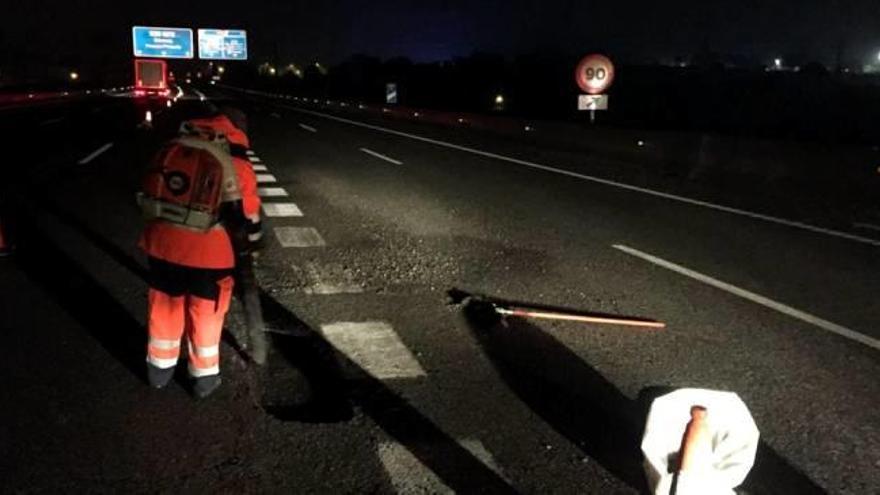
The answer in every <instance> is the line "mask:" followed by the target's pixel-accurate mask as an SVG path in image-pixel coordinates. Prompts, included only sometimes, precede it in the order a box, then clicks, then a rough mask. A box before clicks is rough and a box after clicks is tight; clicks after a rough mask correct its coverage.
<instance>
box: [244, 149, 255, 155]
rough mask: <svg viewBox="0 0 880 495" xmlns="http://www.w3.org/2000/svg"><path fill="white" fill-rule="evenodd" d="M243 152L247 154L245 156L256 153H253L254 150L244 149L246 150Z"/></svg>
mask: <svg viewBox="0 0 880 495" xmlns="http://www.w3.org/2000/svg"><path fill="white" fill-rule="evenodd" d="M245 154H247V156H254V155H256V153H254V150H246V151H245Z"/></svg>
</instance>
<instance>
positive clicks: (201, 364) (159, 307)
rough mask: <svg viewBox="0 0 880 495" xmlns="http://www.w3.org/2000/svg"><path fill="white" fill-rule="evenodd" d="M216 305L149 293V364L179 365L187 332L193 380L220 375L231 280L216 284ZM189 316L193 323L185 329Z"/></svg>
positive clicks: (203, 300) (155, 291) (160, 292)
mask: <svg viewBox="0 0 880 495" xmlns="http://www.w3.org/2000/svg"><path fill="white" fill-rule="evenodd" d="M217 285H218V287H219V297H218V299H217V300H216V301H214V300H211V299H203V298H200V297H196V296H192V295H186V296H170V295H168V294H166V293H164V292H162V291H159V290H156V289H152V288H151V289H150V291H149V296H148V297H149V311H150V314H149V331H150V342H149V344H148V345H147V361H148V362H149V363H151V364H153V365H154V366H156V367H158V368H163V369H167V368H171V367H173V366H175V365H176V364H177V358H178V356H179V354H180V339H181V338H182V337H183V335H184V331H185V330H188V332H187V334H188V335H187V337H188V339H187V345H188V349H189V371H190V375H192V376H193V377H200V376H209V375H216V374H218V373H220V336H221V333H222V330H223V320H224V319H225V317H226V312H227V311H228V310H229V303H230V300H231V298H232V286H233V279H232V277H225V278H223V279H221V280H219V281H218V282H217ZM187 316H188V317H189V322H190V323H191V327H190V328H186V324H187Z"/></svg>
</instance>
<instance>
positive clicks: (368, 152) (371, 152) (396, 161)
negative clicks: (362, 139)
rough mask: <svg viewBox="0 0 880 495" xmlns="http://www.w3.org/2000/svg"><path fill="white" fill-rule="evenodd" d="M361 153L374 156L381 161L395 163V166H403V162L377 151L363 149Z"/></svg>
mask: <svg viewBox="0 0 880 495" xmlns="http://www.w3.org/2000/svg"><path fill="white" fill-rule="evenodd" d="M361 151H363V152H364V153H366V154H368V155H372V156H374V157H376V158H378V159H380V160H385V161H386V162H389V163H393V164H395V165H403V162H402V161H400V160H395V159H394V158H391V157H388V156H385V155H383V154H382V153H376V152H375V151H373V150H371V149H368V148H361Z"/></svg>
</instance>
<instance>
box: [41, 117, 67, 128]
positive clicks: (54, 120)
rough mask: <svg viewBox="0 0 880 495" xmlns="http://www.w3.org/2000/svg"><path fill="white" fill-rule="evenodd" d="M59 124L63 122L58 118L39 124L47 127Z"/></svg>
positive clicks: (62, 119) (62, 118)
mask: <svg viewBox="0 0 880 495" xmlns="http://www.w3.org/2000/svg"><path fill="white" fill-rule="evenodd" d="M61 122H64V117H58V118H57V119H49V120H44V121H43V122H40V125H41V126H47V125H52V124H59V123H61Z"/></svg>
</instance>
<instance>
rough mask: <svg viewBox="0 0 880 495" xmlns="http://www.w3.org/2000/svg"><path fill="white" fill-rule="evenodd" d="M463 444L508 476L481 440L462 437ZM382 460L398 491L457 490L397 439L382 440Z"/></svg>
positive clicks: (380, 458) (487, 463)
mask: <svg viewBox="0 0 880 495" xmlns="http://www.w3.org/2000/svg"><path fill="white" fill-rule="evenodd" d="M458 443H459V445H461V446H462V447H463V448H464V449H466V450H467V451H469V452H470V453H471V454H472V455H473V456H474V457H475V458H477V459H478V460H480V461H481V462H482V463H483V464H485V465H486V467H488V468H489V469H491V470H492V471H494V472H495V473H496V474H498V475H499V476H501V477H502V478H503V477H504V476H503V475H502V473H501V469H500V468H499V467H498V464H497V463H496V462H495V459H494V458H493V457H492V454H490V453H489V451H488V450H486V447H485V446H484V445H483V444H482V442H480V441H479V440H472V439H466V440H459V441H458ZM377 451H378V454H379V460H380V461H381V462H382V467H383V468H384V469H385V472H386V473H388V478H389V479H390V481H391V486H392V487H393V489H394V491H395V492H396V493H437V494H440V493H442V494H452V493H455V492H454V491H453V490H452V489H451V488H449V487H448V486H446V484H444V483H443V481H442V480H441V479H440V478H439V477H438V476H437V475H436V474H435V473H434V472H433V471H431V469H430V468H428V467H427V466H425V465H424V464H422V462H421V461H419V459H418V458H417V457H416V456H415V455H413V453H412V452H410V451H409V449H407V448H406V447H405V446H404V445H402V444H400V443H397V442H381V443H380V444H379V445H378V446H377Z"/></svg>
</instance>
